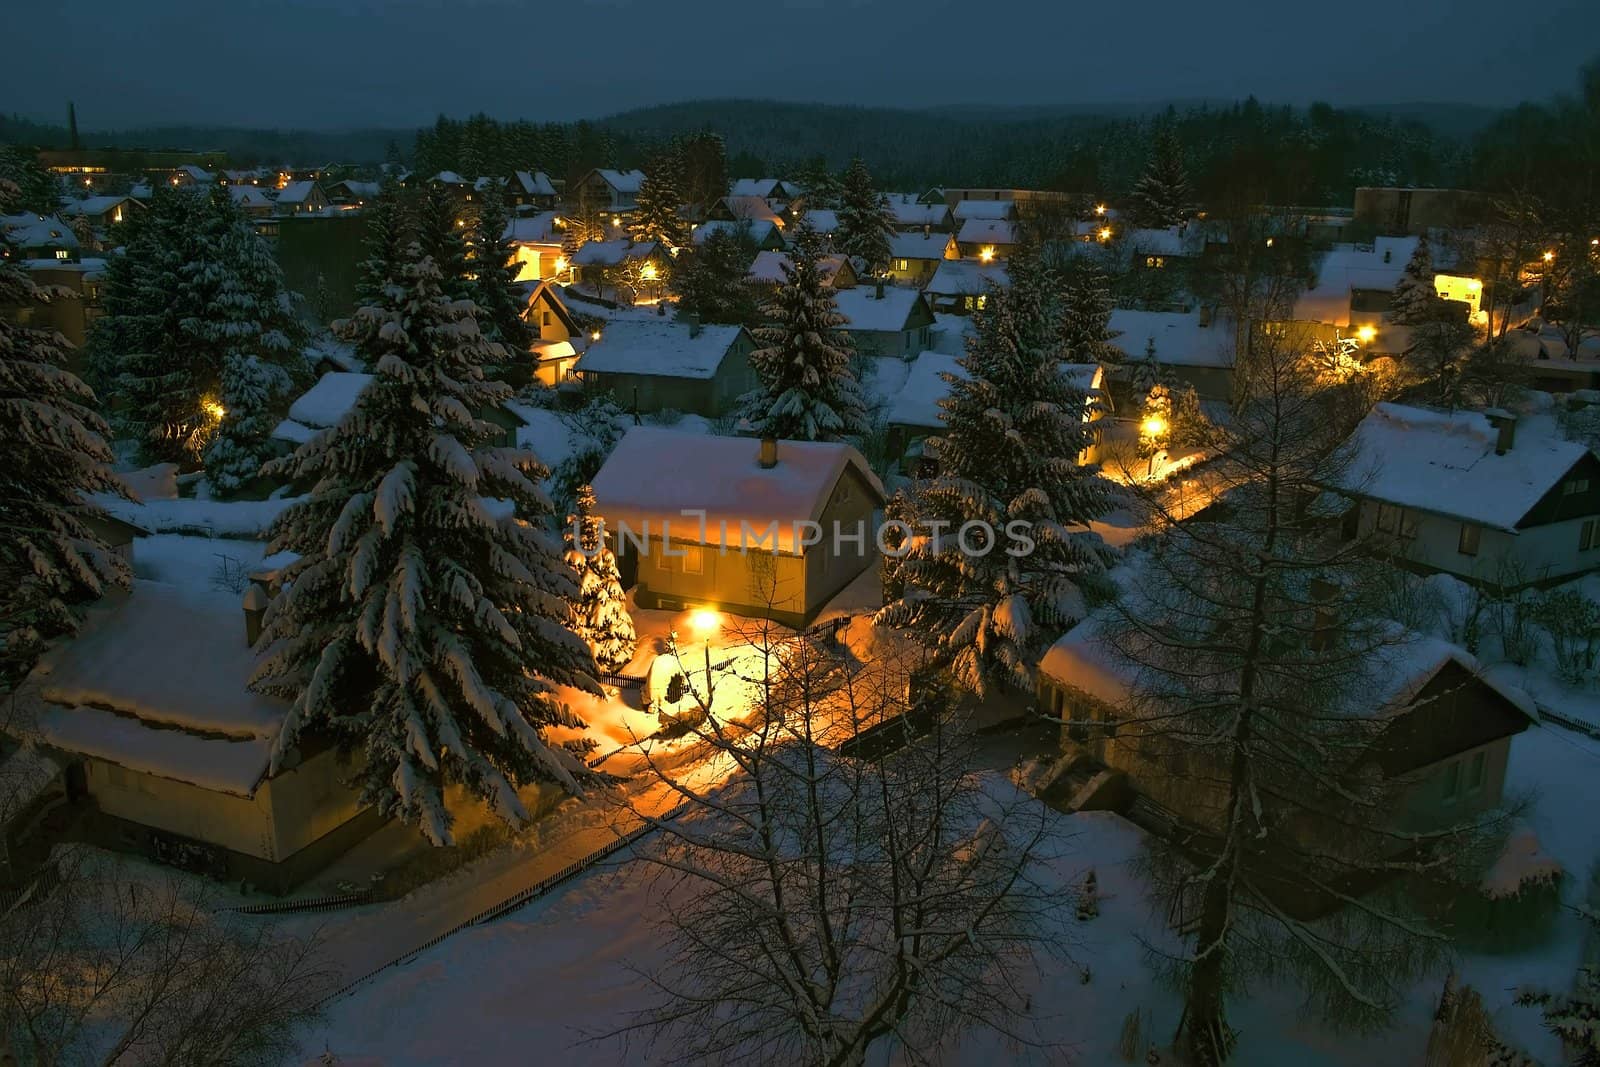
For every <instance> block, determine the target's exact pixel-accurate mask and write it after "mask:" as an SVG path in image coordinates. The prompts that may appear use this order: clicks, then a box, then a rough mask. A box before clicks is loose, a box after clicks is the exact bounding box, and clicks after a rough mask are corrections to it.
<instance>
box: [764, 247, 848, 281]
mask: <svg viewBox="0 0 1600 1067" xmlns="http://www.w3.org/2000/svg"><path fill="white" fill-rule="evenodd" d="M785 266H788V267H793V266H794V260H792V259H790V258H789V253H787V252H776V251H773V250H771V249H764V250H762V251H760V252H757V253H756V258H755V259H753V260H751V262H750V270H749V271H748V272H747V273H746V274H745V277H747V278H749V279H750V280H751V281H753V282H762V283H765V284H769V285H782V284H783V283H784V282H785V281H787V280H788V279H787V278H786V277H785V276H784V273H783V268H784V267H785ZM843 266H844V257H843V256H841V255H826V256H818V257H817V273H818V274H820V275H822V279H823V280H824V281H832V280H833V277H834V275H836V274H838V273H839V269H840V268H841V267H843Z"/></svg>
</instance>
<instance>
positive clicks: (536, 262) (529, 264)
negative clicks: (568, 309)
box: [511, 244, 566, 282]
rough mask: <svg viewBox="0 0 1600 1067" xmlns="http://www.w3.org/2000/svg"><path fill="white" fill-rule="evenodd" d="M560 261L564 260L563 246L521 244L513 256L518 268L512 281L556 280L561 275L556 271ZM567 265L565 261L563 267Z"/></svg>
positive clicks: (512, 259) (513, 261)
mask: <svg viewBox="0 0 1600 1067" xmlns="http://www.w3.org/2000/svg"><path fill="white" fill-rule="evenodd" d="M558 259H562V251H561V246H560V245H558V244H537V245H536V244H519V245H517V246H516V251H515V252H513V253H512V256H511V261H512V263H513V264H515V265H516V268H517V274H516V277H515V278H514V279H512V280H513V281H519V282H536V281H540V280H541V279H544V278H554V277H556V276H557V275H558V274H559V273H560V272H558V271H557V270H556V260H558ZM565 265H566V264H565V262H564V261H563V263H562V266H565Z"/></svg>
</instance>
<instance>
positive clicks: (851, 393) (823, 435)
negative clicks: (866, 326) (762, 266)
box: [744, 223, 867, 441]
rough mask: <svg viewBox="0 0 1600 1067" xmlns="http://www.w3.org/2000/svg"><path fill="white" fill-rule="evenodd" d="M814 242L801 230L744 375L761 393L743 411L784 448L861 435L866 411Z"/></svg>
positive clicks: (840, 317)
mask: <svg viewBox="0 0 1600 1067" xmlns="http://www.w3.org/2000/svg"><path fill="white" fill-rule="evenodd" d="M817 256H818V249H817V240H816V235H815V234H814V233H813V232H812V231H811V230H810V229H809V228H808V227H807V226H806V225H805V224H804V223H802V224H801V226H800V232H799V234H798V235H797V238H796V240H795V246H794V249H793V251H791V252H790V253H789V258H790V260H791V263H790V264H785V265H784V268H783V275H784V282H783V284H782V285H781V286H779V287H778V291H777V292H776V293H775V294H774V296H773V298H772V300H771V302H770V303H768V304H767V306H766V308H765V309H764V311H765V317H766V320H767V323H768V325H765V326H762V327H760V328H758V329H757V330H756V331H755V334H756V340H757V341H758V342H760V344H761V347H760V348H758V349H756V350H755V351H754V352H752V353H750V367H751V369H752V370H754V371H755V372H756V375H757V376H758V377H759V378H760V380H761V385H760V386H759V387H758V388H757V389H755V390H754V391H753V392H752V393H750V395H749V396H747V397H746V398H745V401H744V403H745V411H746V414H747V416H748V418H749V419H750V421H751V422H752V423H753V424H754V425H755V427H756V428H757V430H758V431H759V432H760V433H762V434H763V435H770V436H773V437H778V438H782V439H784V440H790V441H837V440H839V439H841V438H846V437H855V438H859V437H861V436H862V435H863V434H865V433H866V432H867V415H866V404H865V402H864V401H863V399H862V396H861V386H860V384H859V383H858V382H857V381H856V376H855V372H854V370H853V369H852V367H851V360H852V358H853V357H854V354H855V353H854V351H853V349H852V347H851V344H850V335H849V334H847V333H844V332H843V331H841V330H840V329H839V327H840V326H842V325H844V323H845V317H844V316H843V315H841V314H839V310H838V305H837V304H836V303H835V302H834V299H833V290H832V289H830V288H828V287H827V286H826V285H824V284H823V281H822V271H821V268H820V267H819V266H818V264H817Z"/></svg>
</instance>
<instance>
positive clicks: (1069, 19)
mask: <svg viewBox="0 0 1600 1067" xmlns="http://www.w3.org/2000/svg"><path fill="white" fill-rule="evenodd" d="M8 6H9V7H10V8H11V10H9V11H7V12H6V13H5V14H4V15H0V27H3V28H4V35H5V36H6V37H7V38H9V39H10V46H9V47H7V48H6V50H5V51H6V57H7V61H6V63H5V64H4V65H0V111H6V112H15V113H20V114H23V115H26V116H28V117H32V118H41V119H52V120H55V121H61V118H62V116H63V115H64V113H65V109H66V101H67V99H68V98H71V99H74V100H75V101H76V102H77V106H78V115H79V121H80V123H81V124H82V125H83V126H84V127H85V128H86V129H101V128H109V127H117V126H129V125H165V124H168V123H179V122H200V123H217V124H224V125H236V126H281V127H316V128H333V127H348V126H395V125H398V126H412V125H417V124H419V123H422V122H425V121H428V120H430V119H431V118H432V117H433V116H434V115H436V114H438V113H439V112H441V111H442V112H447V113H451V114H456V115H460V114H465V113H467V112H471V111H477V110H483V111H487V112H489V113H490V114H493V115H496V116H499V117H504V118H514V117H527V118H533V119H572V118H580V117H585V116H599V115H604V114H608V113H610V112H614V111H618V110H622V109H626V108H631V107H638V106H642V105H646V104H653V103H666V102H671V101H677V100H685V99H693V98H701V97H730V96H738V97H772V98H779V99H789V100H817V101H824V102H829V103H863V104H885V105H892V106H909V107H915V106H923V105H935V104H1008V105H1009V104H1017V105H1031V104H1052V105H1054V104H1068V105H1070V104H1080V103H1107V102H1111V103H1141V102H1149V101H1158V100H1170V99H1180V100H1182V99H1196V98H1213V99H1215V98H1235V97H1241V96H1244V95H1245V94H1247V93H1255V94H1256V95H1257V96H1258V97H1260V98H1262V99H1263V100H1269V101H1274V102H1291V103H1303V102H1307V101H1310V100H1312V99H1325V100H1328V101H1329V102H1332V103H1336V104H1372V103H1399V102H1414V101H1459V102H1466V103H1478V104H1491V105H1502V104H1508V103H1514V102H1516V101H1518V100H1523V99H1541V98H1544V97H1546V96H1548V95H1550V94H1551V93H1554V92H1558V91H1566V90H1568V89H1569V88H1570V87H1571V86H1572V85H1573V84H1574V78H1575V73H1576V70H1577V68H1578V67H1579V66H1580V65H1581V64H1582V63H1583V62H1584V61H1585V60H1586V59H1588V58H1589V57H1590V56H1591V55H1593V54H1595V53H1596V52H1600V2H1597V0H1549V2H1542V3H1528V4H1521V5H1509V4H1506V3H1505V2H1504V0H1342V2H1334V0H1329V2H1322V3H1306V2H1305V0H1221V2H1218V0H1211V2H1205V0H1099V2H1095V3H1083V2H1081V0H985V2H981V3H975V2H971V0H966V2H962V3H954V2H950V0H915V2H902V0H788V2H780V0H738V2H732V0H138V2H131V0H33V2H31V3H30V2H26V0H18V2H16V3H14V4H10V5H8Z"/></svg>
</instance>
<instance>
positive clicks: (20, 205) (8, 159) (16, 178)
mask: <svg viewBox="0 0 1600 1067" xmlns="http://www.w3.org/2000/svg"><path fill="white" fill-rule="evenodd" d="M0 186H5V189H6V195H5V200H6V203H4V204H0V214H3V213H7V212H18V211H31V212H33V213H34V214H36V215H54V214H55V213H56V212H57V211H58V210H60V208H61V190H60V188H59V187H58V186H57V185H56V180H55V177H54V176H53V175H52V174H51V173H50V172H49V171H47V170H45V169H44V167H42V166H41V165H40V164H39V157H38V156H36V155H35V154H34V153H32V152H30V151H28V150H27V149H26V148H23V147H22V146H21V145H0Z"/></svg>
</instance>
